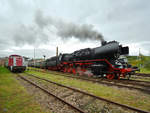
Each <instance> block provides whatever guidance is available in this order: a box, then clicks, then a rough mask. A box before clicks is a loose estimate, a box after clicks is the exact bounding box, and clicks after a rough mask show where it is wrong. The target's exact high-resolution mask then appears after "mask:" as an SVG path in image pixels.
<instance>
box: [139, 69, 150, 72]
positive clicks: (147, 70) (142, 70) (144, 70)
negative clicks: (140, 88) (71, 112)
mask: <svg viewBox="0 0 150 113" xmlns="http://www.w3.org/2000/svg"><path fill="white" fill-rule="evenodd" d="M140 73H150V69H146V68H141V69H140Z"/></svg>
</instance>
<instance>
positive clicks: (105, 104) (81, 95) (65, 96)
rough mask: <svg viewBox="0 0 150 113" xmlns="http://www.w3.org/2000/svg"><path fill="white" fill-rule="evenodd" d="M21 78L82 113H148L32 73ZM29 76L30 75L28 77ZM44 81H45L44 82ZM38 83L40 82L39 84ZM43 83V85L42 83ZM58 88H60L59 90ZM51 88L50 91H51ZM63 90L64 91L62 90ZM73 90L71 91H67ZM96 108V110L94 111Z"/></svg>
mask: <svg viewBox="0 0 150 113" xmlns="http://www.w3.org/2000/svg"><path fill="white" fill-rule="evenodd" d="M18 76H19V77H20V78H21V79H23V80H25V81H27V82H29V83H30V84H32V85H34V86H35V87H37V88H39V89H41V90H42V91H44V92H45V93H47V94H49V95H50V96H53V97H55V98H57V99H58V100H60V101H61V102H63V103H65V104H67V105H68V106H70V107H71V108H72V109H75V110H76V111H77V112H80V113H93V112H94V113H99V112H106V110H107V112H114V110H115V112H118V111H119V112H120V111H122V110H123V111H130V112H138V113H148V111H143V110H140V109H137V108H134V107H130V106H127V105H123V104H119V103H116V102H113V101H110V100H107V99H104V98H101V97H98V96H95V95H92V94H90V93H87V92H84V91H81V90H78V89H76V88H72V87H69V86H65V85H62V84H59V83H56V82H53V81H50V80H47V79H44V78H41V77H38V76H35V75H32V74H27V73H26V77H25V76H24V77H23V76H21V75H18ZM27 76H28V77H27ZM29 79H30V80H29ZM42 81H43V82H42ZM37 83H40V85H38V84H37ZM41 84H42V85H41ZM56 89H60V90H59V91H58V90H56ZM49 90H50V91H49ZM62 91H63V92H62ZM66 92H71V93H66ZM93 110H94V111H93Z"/></svg>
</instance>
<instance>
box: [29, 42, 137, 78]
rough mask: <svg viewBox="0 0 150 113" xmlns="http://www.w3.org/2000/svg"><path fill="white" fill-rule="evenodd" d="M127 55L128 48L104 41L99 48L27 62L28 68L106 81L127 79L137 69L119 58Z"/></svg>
mask: <svg viewBox="0 0 150 113" xmlns="http://www.w3.org/2000/svg"><path fill="white" fill-rule="evenodd" d="M128 54H129V47H128V46H126V47H123V46H122V45H119V43H118V42H117V41H111V42H106V41H104V42H102V46H100V47H96V48H86V49H81V50H77V51H74V52H73V53H71V54H60V55H58V56H54V57H51V58H49V59H47V60H46V61H43V62H36V63H35V65H33V63H30V62H29V66H35V67H41V68H46V69H49V70H55V71H61V72H65V73H73V74H75V75H88V76H97V77H106V78H108V79H120V77H124V78H125V77H128V78H129V77H130V75H131V74H133V73H134V72H135V71H137V70H138V68H137V67H132V66H131V65H130V64H128V62H127V60H126V59H125V58H123V57H121V56H123V55H128Z"/></svg>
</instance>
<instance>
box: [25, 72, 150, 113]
mask: <svg viewBox="0 0 150 113" xmlns="http://www.w3.org/2000/svg"><path fill="white" fill-rule="evenodd" d="M27 72H28V73H31V74H35V75H37V76H40V77H43V78H46V79H50V80H52V81H55V82H57V83H61V84H64V85H68V86H72V87H76V88H79V89H81V90H84V91H87V92H90V93H92V94H94V95H97V96H100V97H103V98H106V99H110V100H112V101H115V102H119V103H122V104H127V105H129V106H133V107H137V108H140V109H143V110H147V111H150V95H147V94H144V93H142V92H138V91H134V90H133V91H132V90H128V89H118V88H113V87H108V86H104V85H100V84H97V83H92V82H87V81H81V80H77V79H73V78H66V77H63V76H59V75H57V76H52V74H46V73H42V72H36V71H27ZM137 94H138V95H137Z"/></svg>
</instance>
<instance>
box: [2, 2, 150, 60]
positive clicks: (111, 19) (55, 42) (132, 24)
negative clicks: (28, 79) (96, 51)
mask: <svg viewBox="0 0 150 113" xmlns="http://www.w3.org/2000/svg"><path fill="white" fill-rule="evenodd" d="M0 8H1V10H0V57H3V56H8V55H11V54H20V55H23V56H27V57H30V58H32V57H33V56H34V48H35V54H36V58H40V57H43V55H46V57H47V58H48V57H51V56H54V55H55V52H56V46H58V47H59V52H63V53H70V52H73V51H75V50H78V49H83V48H87V47H89V48H93V47H97V46H100V40H103V38H104V40H106V41H112V40H116V41H118V42H120V44H122V45H124V46H126V45H127V46H129V48H130V55H138V53H139V48H140V51H141V53H142V54H144V55H150V22H149V21H150V0H74V1H73V0H0ZM97 36H99V39H98V38H97Z"/></svg>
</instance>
